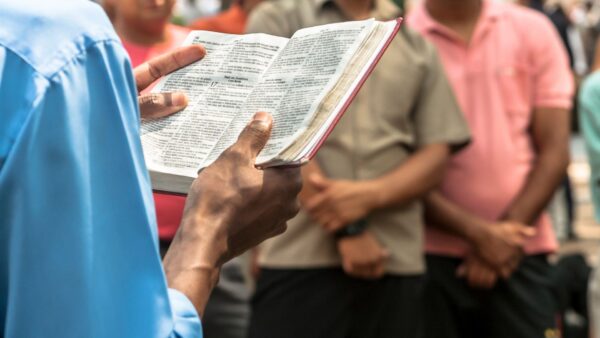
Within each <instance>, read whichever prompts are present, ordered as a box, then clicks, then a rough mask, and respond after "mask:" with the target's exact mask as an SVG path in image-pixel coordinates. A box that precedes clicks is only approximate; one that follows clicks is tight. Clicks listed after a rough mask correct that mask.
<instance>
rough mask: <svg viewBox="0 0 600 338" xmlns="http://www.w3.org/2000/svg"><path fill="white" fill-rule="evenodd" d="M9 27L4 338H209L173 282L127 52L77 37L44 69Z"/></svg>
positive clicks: (3, 93) (1, 282) (0, 290)
mask: <svg viewBox="0 0 600 338" xmlns="http://www.w3.org/2000/svg"><path fill="white" fill-rule="evenodd" d="M25 2H27V1H25ZM12 3H19V2H11V4H12ZM48 3H51V4H54V2H48ZM71 3H72V2H71ZM82 3H85V2H82ZM2 6H3V4H2V3H1V1H0V12H3V11H4V9H3V8H1V7H2ZM9 6H10V5H9ZM15 6H17V5H15ZM23 6H25V5H23ZM86 6H88V5H87V4H86ZM89 6H91V5H89ZM39 9H40V8H38V10H39ZM4 13H6V12H4ZM8 13H10V10H9V11H8ZM94 13H96V12H94ZM98 13H99V12H98ZM80 14H81V15H84V16H85V14H86V13H80ZM2 16H3V14H0V21H2V22H3V25H4V24H7V25H10V24H11V22H8V21H5V18H2ZM11 17H14V15H13V16H11ZM63 19H64V18H63ZM87 20H90V19H89V17H88V19H87ZM32 24H48V23H44V22H43V21H39V20H38V21H36V22H25V23H23V25H29V26H30V27H31V25H32ZM103 24H104V23H103ZM88 25H90V24H89V22H88ZM106 25H108V21H106ZM2 29H4V28H2ZM2 29H0V336H2V337H7V338H9V337H18V338H28V337H36V338H37V337H61V338H69V337H72V338H81V337H92V338H93V337H144V338H147V337H157V338H158V337H161V338H167V337H182V338H183V337H186V338H187V337H201V336H202V333H201V326H200V320H199V317H198V315H197V313H196V311H195V309H194V307H193V305H192V304H191V302H190V301H189V300H188V299H187V298H186V297H185V296H184V295H183V294H181V293H179V292H177V291H175V290H168V289H167V286H166V282H165V278H164V274H163V270H162V267H161V261H160V257H159V254H158V249H157V234H156V221H155V214H154V206H153V202H152V195H151V188H150V183H149V178H148V173H147V170H146V167H145V164H144V160H143V154H142V148H141V144H140V139H139V111H138V107H137V100H136V91H135V83H134V80H133V77H132V74H131V67H130V63H129V59H128V58H127V57H126V56H125V53H124V51H123V49H122V46H121V45H120V44H119V43H118V41H117V39H116V37H112V36H110V37H108V38H105V39H98V38H89V36H88V37H84V38H81V39H80V38H77V39H73V40H74V41H75V40H76V41H75V43H74V44H72V45H70V47H72V48H71V49H68V48H61V47H60V45H58V46H55V48H53V49H48V50H57V51H65V50H69V51H70V52H69V53H63V54H61V55H59V57H55V56H53V55H47V59H46V60H45V61H46V63H43V64H42V63H39V64H38V63H36V62H35V60H34V58H33V57H32V56H31V55H30V54H27V52H26V50H25V49H20V48H19V47H18V46H17V47H14V48H12V47H11V46H10V45H8V46H7V43H6V40H4V41H3V40H2V36H3V35H2V34H3V33H5V32H4V31H2ZM45 38H46V39H56V40H57V41H59V38H61V37H60V36H59V37H56V36H52V35H48V36H47V37H45ZM40 55H43V53H40ZM48 63H51V65H52V67H54V68H48V67H50V66H48ZM44 67H46V68H44ZM44 69H46V70H44Z"/></svg>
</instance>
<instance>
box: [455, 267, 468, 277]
mask: <svg viewBox="0 0 600 338" xmlns="http://www.w3.org/2000/svg"><path fill="white" fill-rule="evenodd" d="M467 272H468V267H467V264H466V263H462V264H461V265H459V266H458V268H457V269H456V277H458V278H464V277H466V276H467Z"/></svg>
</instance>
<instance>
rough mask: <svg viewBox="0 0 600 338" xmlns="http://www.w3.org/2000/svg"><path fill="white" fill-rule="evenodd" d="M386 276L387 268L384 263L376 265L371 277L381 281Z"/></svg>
mask: <svg viewBox="0 0 600 338" xmlns="http://www.w3.org/2000/svg"><path fill="white" fill-rule="evenodd" d="M384 274H385V266H384V264H383V263H380V264H375V265H374V266H373V268H372V271H371V276H372V278H374V279H379V278H381V277H383V275H384Z"/></svg>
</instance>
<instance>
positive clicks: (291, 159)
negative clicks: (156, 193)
mask: <svg viewBox="0 0 600 338" xmlns="http://www.w3.org/2000/svg"><path fill="white" fill-rule="evenodd" d="M400 23H401V19H398V20H395V21H389V22H379V21H375V20H373V19H370V20H364V21H353V22H343V23H336V24H329V25H324V26H317V27H311V28H305V29H301V30H299V31H297V32H296V33H295V34H294V35H293V36H292V37H291V38H290V39H286V38H282V37H276V36H271V35H267V34H248V35H231V34H222V33H214V32H206V31H194V32H191V33H190V35H189V36H188V37H187V39H186V41H185V43H184V44H185V45H190V44H202V45H203V46H204V47H205V49H206V51H207V55H206V57H205V58H204V59H203V60H201V61H199V62H196V63H194V64H192V65H189V66H187V67H185V68H182V69H180V70H178V71H176V72H174V73H172V74H170V75H169V76H166V77H165V78H164V79H162V80H161V81H160V82H159V83H158V85H157V86H156V87H155V88H154V91H155V92H175V91H178V92H185V93H186V94H187V95H188V98H189V105H188V107H187V108H186V109H185V110H183V111H182V112H179V113H177V114H174V115H172V116H169V117H166V118H162V119H157V120H150V121H143V122H142V126H141V135H142V145H143V148H144V156H145V159H146V163H147V166H148V169H149V170H150V176H151V179H152V188H153V189H154V190H160V191H168V192H174V193H187V191H188V189H189V186H190V185H191V183H192V181H193V180H194V179H195V178H196V176H197V174H198V171H199V170H201V169H202V168H204V167H206V166H208V165H209V164H211V163H212V162H214V161H215V160H216V159H217V158H218V157H219V155H220V154H221V153H222V152H223V151H224V150H225V149H227V148H228V147H229V146H230V145H232V144H233V143H234V142H235V141H236V140H237V137H238V135H239V133H240V132H241V131H242V130H243V129H244V127H245V126H246V124H247V123H248V122H249V121H250V119H251V118H252V116H253V115H254V113H256V112H258V111H265V112H268V113H270V114H271V115H272V116H273V131H272V133H271V138H270V139H269V142H268V143H267V145H266V146H265V148H264V149H263V150H262V152H261V153H260V154H259V156H258V158H257V161H256V165H257V166H258V167H263V168H266V167H273V166H293V165H301V164H303V163H305V162H307V161H308V160H309V159H311V158H312V157H313V156H314V155H315V153H316V152H317V150H318V149H319V147H320V146H321V144H322V143H323V142H324V141H325V139H326V138H327V136H328V135H329V133H330V132H331V131H332V130H333V127H334V126H335V124H336V123H337V121H338V120H339V119H340V118H341V116H342V114H343V113H344V111H345V110H346V109H347V108H348V106H349V105H350V103H351V102H352V99H353V98H354V96H356V94H357V92H358V90H359V89H360V87H361V85H362V84H363V83H364V81H365V80H366V79H367V77H368V76H369V74H370V73H371V71H372V70H373V68H374V67H375V65H376V64H377V62H378V61H379V59H380V58H381V56H382V55H383V53H384V51H385V49H386V48H387V46H388V45H389V44H390V42H391V41H392V39H393V38H394V36H395V35H396V33H397V32H398V29H399V27H400Z"/></svg>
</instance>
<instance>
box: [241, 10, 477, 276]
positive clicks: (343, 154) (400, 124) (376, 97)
mask: <svg viewBox="0 0 600 338" xmlns="http://www.w3.org/2000/svg"><path fill="white" fill-rule="evenodd" d="M400 14H401V13H400V10H399V9H398V7H396V5H394V4H393V3H392V2H391V1H390V0H376V1H375V6H374V9H373V11H372V16H373V17H374V18H376V19H378V20H390V19H394V18H396V17H398V16H399V15H400ZM341 21H347V19H346V18H345V17H344V15H343V14H342V12H341V10H340V9H339V8H338V7H337V5H336V4H335V3H334V2H333V1H327V0H279V1H268V2H263V3H262V4H261V5H260V6H259V7H257V8H256V10H254V11H253V12H252V15H251V16H250V18H249V23H248V26H247V31H248V32H251V33H254V32H261V33H268V34H272V35H279V36H284V37H291V36H292V35H293V34H294V32H295V31H297V30H298V29H301V28H305V27H310V26H316V25H323V24H328V23H333V22H341ZM468 140H469V132H468V129H467V125H466V123H465V121H464V119H463V116H462V113H461V111H460V109H459V108H458V105H457V103H456V101H455V99H454V96H453V94H452V91H451V89H450V86H449V84H448V82H447V80H446V77H445V75H444V72H443V69H442V67H441V65H440V62H439V61H438V58H437V54H436V52H435V50H434V48H433V47H432V46H431V45H429V44H427V43H426V42H425V41H424V40H423V39H422V38H421V37H419V36H418V35H417V34H416V33H414V32H413V31H411V30H409V29H407V28H406V27H403V28H402V29H401V30H400V32H399V33H398V36H397V37H396V38H395V39H394V41H393V42H392V44H391V45H390V46H389V48H388V50H387V52H386V54H384V56H383V58H382V59H381V60H380V62H379V64H378V65H377V67H376V68H375V70H374V71H373V73H372V74H371V76H370V77H369V79H368V80H367V81H366V82H365V84H364V86H363V87H362V89H361V91H360V93H359V94H358V95H357V97H356V98H355V99H354V101H353V103H352V105H351V106H350V107H349V109H348V110H347V111H346V113H345V115H344V117H343V118H342V119H341V120H340V122H339V123H338V125H337V126H336V128H335V129H334V131H333V132H332V133H331V135H330V136H329V138H328V140H327V141H326V142H325V144H324V145H323V147H322V148H321V149H320V150H319V152H318V154H317V156H316V160H317V161H318V164H319V165H320V167H321V169H322V170H323V172H324V173H325V175H326V176H327V177H329V178H333V179H349V180H366V179H374V178H377V177H379V176H382V175H384V174H386V173H388V172H389V171H392V170H394V169H396V168H398V167H399V166H401V165H402V163H403V162H404V161H406V159H407V158H409V157H410V156H411V153H412V152H414V151H415V150H416V149H418V148H419V147H421V146H423V145H427V144H432V143H447V144H451V145H453V146H459V145H464V144H466V143H467V142H468ZM366 219H367V222H368V224H369V227H368V230H369V231H371V232H372V233H373V235H374V236H375V237H376V238H377V239H378V240H379V241H380V243H381V244H382V245H383V246H384V247H386V248H387V249H388V250H389V251H390V253H391V257H390V259H389V260H388V262H387V266H386V271H387V272H388V273H392V274H403V275H407V274H421V273H423V272H424V260H423V215H422V206H421V202H420V201H418V200H415V201H412V202H410V203H407V204H405V205H402V206H398V207H394V208H388V209H385V210H378V211H375V212H373V213H372V214H370V215H368V217H367V218H366ZM259 262H260V264H261V266H263V267H268V268H318V267H334V266H340V262H341V261H340V256H339V254H338V251H337V248H336V243H335V240H334V238H333V237H332V236H331V235H329V234H327V233H326V232H325V231H324V230H323V229H322V228H321V227H320V226H319V225H318V224H316V223H315V222H313V221H312V220H311V219H310V217H309V216H308V215H307V214H306V213H304V212H302V211H301V212H300V214H299V215H298V216H297V217H295V218H294V219H293V220H291V221H290V222H289V223H288V230H287V232H286V233H285V234H283V235H281V236H279V237H277V238H274V239H271V240H269V241H267V242H265V244H264V245H263V247H262V249H261V257H260V260H259Z"/></svg>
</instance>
